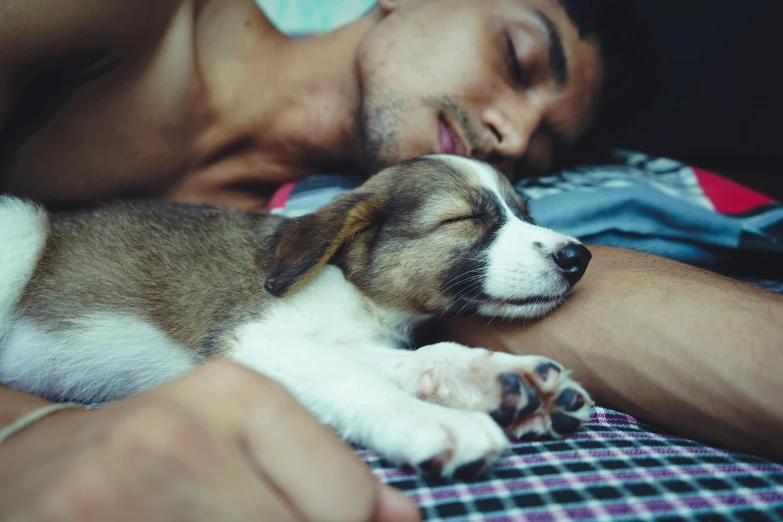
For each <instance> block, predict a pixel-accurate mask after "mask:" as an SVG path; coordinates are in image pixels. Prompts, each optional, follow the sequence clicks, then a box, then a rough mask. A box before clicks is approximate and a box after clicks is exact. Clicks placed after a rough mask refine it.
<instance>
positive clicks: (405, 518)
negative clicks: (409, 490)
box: [370, 484, 421, 522]
mask: <svg viewBox="0 0 783 522" xmlns="http://www.w3.org/2000/svg"><path fill="white" fill-rule="evenodd" d="M377 499H378V500H377V502H376V503H375V511H373V514H372V517H371V519H370V520H372V522H419V521H420V520H421V513H420V512H419V508H418V507H417V506H416V504H415V503H414V502H413V501H412V500H411V499H409V498H408V497H406V496H405V495H404V494H403V493H402V492H400V491H398V490H396V489H394V488H392V487H391V486H387V485H385V484H379V485H378V493H377Z"/></svg>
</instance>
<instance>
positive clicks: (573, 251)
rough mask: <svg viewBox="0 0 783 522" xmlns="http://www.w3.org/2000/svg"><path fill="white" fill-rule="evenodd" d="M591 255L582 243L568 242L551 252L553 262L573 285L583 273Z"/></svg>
mask: <svg viewBox="0 0 783 522" xmlns="http://www.w3.org/2000/svg"><path fill="white" fill-rule="evenodd" d="M592 257H593V255H592V254H591V253H590V251H589V250H587V248H585V246H584V245H579V244H577V243H568V244H566V245H565V246H564V247H563V248H561V249H560V250H558V251H557V252H555V253H554V254H552V259H554V261H555V264H556V265H557V267H558V268H559V269H560V271H561V272H562V273H563V277H564V278H565V280H566V281H568V282H569V283H571V284H572V285H575V284H576V283H577V282H579V280H580V279H582V276H583V275H585V270H587V265H588V264H589V263H590V259H592Z"/></svg>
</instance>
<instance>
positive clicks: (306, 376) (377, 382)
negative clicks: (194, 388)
mask: <svg viewBox="0 0 783 522" xmlns="http://www.w3.org/2000/svg"><path fill="white" fill-rule="evenodd" d="M243 330H244V331H243V332H241V333H240V335H238V336H237V339H236V340H235V341H233V342H232V343H231V344H230V345H229V357H230V358H232V359H233V360H235V361H237V362H239V363H241V364H244V365H245V366H248V367H250V368H252V369H254V370H256V371H258V372H259V373H262V374H265V375H267V376H269V377H271V378H273V379H275V380H276V381H278V382H279V383H281V384H282V385H283V386H285V387H286V388H287V389H288V390H289V391H290V392H291V393H292V394H293V395H294V396H295V397H296V398H297V399H298V400H299V401H300V402H301V403H302V404H303V405H304V406H305V407H306V408H307V409H308V410H309V411H310V412H311V413H312V414H314V415H315V416H316V417H317V418H318V419H319V420H320V421H321V422H323V423H324V424H326V425H328V426H330V427H332V428H333V429H334V430H335V431H337V432H338V433H339V434H340V435H341V436H342V437H343V438H345V439H347V440H350V441H353V442H356V443H358V444H361V445H363V446H366V447H368V448H370V449H373V450H375V451H377V452H379V453H380V454H381V455H383V456H384V457H385V458H387V459H388V460H390V461H392V462H395V463H397V464H407V465H411V466H414V467H419V468H421V469H427V470H430V471H437V472H440V473H442V474H444V475H447V476H449V475H456V476H467V475H472V474H475V473H477V472H479V471H480V470H482V469H484V468H485V467H487V466H488V465H490V464H491V463H492V462H493V461H494V460H496V459H497V458H498V457H499V456H501V455H502V454H504V453H505V452H506V451H507V449H508V439H507V437H506V436H505V434H504V433H503V431H502V430H501V429H500V428H499V427H498V426H497V425H496V424H495V422H494V421H493V420H492V418H491V417H490V416H489V415H487V414H486V413H480V412H470V411H461V410H455V409H452V408H447V407H444V406H441V405H438V404H432V403H427V402H423V401H421V400H418V399H417V398H416V397H414V396H411V395H409V394H407V393H405V392H404V391H403V390H401V389H400V388H398V387H397V386H394V385H393V384H392V383H390V382H389V381H388V379H386V378H385V377H384V376H383V375H381V374H379V373H378V372H376V371H375V370H373V369H372V368H369V367H367V366H365V365H363V364H361V363H359V362H358V361H355V360H353V359H352V358H350V357H348V356H346V355H345V354H344V353H341V352H340V351H339V350H335V349H331V348H328V347H325V346H322V345H318V344H316V343H313V342H311V341H304V340H301V339H288V340H286V341H277V342H269V341H268V340H267V339H268V338H267V337H264V336H260V335H258V334H261V333H262V332H260V331H259V332H253V328H252V327H251V328H245V329H243Z"/></svg>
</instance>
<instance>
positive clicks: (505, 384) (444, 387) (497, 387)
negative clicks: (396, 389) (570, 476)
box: [419, 343, 593, 439]
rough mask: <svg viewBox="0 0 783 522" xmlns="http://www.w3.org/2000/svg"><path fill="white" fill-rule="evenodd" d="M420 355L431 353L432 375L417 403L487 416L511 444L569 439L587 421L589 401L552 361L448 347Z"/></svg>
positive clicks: (426, 378) (422, 380)
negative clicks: (533, 439)
mask: <svg viewBox="0 0 783 522" xmlns="http://www.w3.org/2000/svg"><path fill="white" fill-rule="evenodd" d="M422 350H430V353H429V354H428V355H427V356H428V358H429V359H430V369H429V370H428V371H426V372H424V373H423V374H422V375H421V377H420V381H419V383H420V384H419V390H420V393H419V397H421V398H422V399H424V400H427V401H429V402H434V403H437V404H442V405H444V406H450V407H453V408H464V409H468V410H478V411H484V412H487V413H489V415H490V416H491V417H492V418H493V419H494V420H495V422H496V423H497V424H498V425H499V426H501V427H502V428H503V429H504V430H505V432H506V433H507V434H508V435H509V436H510V437H512V438H515V439H519V438H522V437H528V436H543V435H551V436H554V437H563V436H567V435H570V434H572V433H574V432H576V431H577V430H578V429H579V428H580V426H581V425H582V424H583V423H584V422H585V421H587V420H588V419H589V418H590V407H591V406H592V405H593V401H592V400H591V399H590V395H589V394H588V393H587V392H586V391H585V390H584V388H582V386H580V385H579V384H578V383H577V382H575V381H573V380H572V379H571V378H570V377H569V374H568V371H566V370H565V369H564V368H563V367H562V366H561V365H560V364H558V363H556V362H554V361H552V360H550V359H547V358H545V357H539V356H517V355H510V354H506V353H496V352H490V351H488V350H484V349H479V348H466V347H464V346H461V345H456V344H452V343H442V344H439V345H433V346H429V347H426V348H423V349H422ZM423 355H424V354H423ZM422 392H423V393H422Z"/></svg>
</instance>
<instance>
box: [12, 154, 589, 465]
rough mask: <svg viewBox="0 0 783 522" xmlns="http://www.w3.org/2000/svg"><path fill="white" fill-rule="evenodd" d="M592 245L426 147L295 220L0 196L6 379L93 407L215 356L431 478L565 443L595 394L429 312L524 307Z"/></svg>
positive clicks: (569, 278)
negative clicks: (50, 210) (531, 440)
mask: <svg viewBox="0 0 783 522" xmlns="http://www.w3.org/2000/svg"><path fill="white" fill-rule="evenodd" d="M589 260H590V253H589V252H588V250H587V249H586V248H585V247H584V246H582V245H581V244H580V243H579V242H578V241H576V240H575V239H573V238H570V237H566V236H563V235H560V234H557V233H555V232H552V231H550V230H546V229H544V228H541V227H538V226H535V225H534V224H532V222H531V219H530V216H529V214H528V211H527V208H526V206H525V204H524V202H523V201H522V200H521V199H520V198H519V197H518V196H517V195H516V194H515V193H514V190H513V189H512V187H511V185H510V184H509V183H508V182H507V181H506V180H505V178H503V177H502V176H501V175H499V174H498V173H497V172H496V171H495V170H493V169H492V168H491V167H489V166H487V165H485V164H482V163H478V162H475V161H472V160H468V159H464V158H457V157H450V156H432V157H426V158H419V159H415V160H411V161H407V162H405V163H402V164H400V165H397V166H395V167H391V168H389V169H387V170H385V171H383V172H381V173H379V174H377V175H376V176H374V177H372V178H370V179H369V180H368V181H367V182H366V183H365V184H364V185H362V186H361V187H360V188H358V189H357V190H355V191H352V192H349V193H346V194H344V195H342V196H339V197H337V198H336V199H335V200H334V201H333V202H331V203H330V204H329V205H327V206H326V207H324V208H323V209H321V210H319V211H317V212H315V213H313V214H310V215H306V216H303V217H300V218H297V219H284V218H281V217H276V216H270V215H264V214H253V213H246V212H240V211H235V210H221V209H216V208H211V207H205V206H186V205H173V204H160V203H155V204H153V203H114V204H109V205H108V206H104V207H101V208H98V209H94V210H89V211H83V212H77V213H71V214H63V215H48V214H47V213H45V212H44V211H43V210H42V209H41V208H39V207H37V206H35V205H33V204H31V203H27V202H23V201H21V200H18V199H13V198H8V197H5V198H2V199H0V261H2V263H0V281H2V287H0V382H3V383H5V384H8V385H10V386H13V387H15V388H17V389H21V390H25V391H27V392H30V393H33V394H36V395H40V396H44V397H48V398H50V399H53V400H69V401H79V402H83V403H98V402H104V401H111V400H115V399H119V398H121V397H125V396H128V395H131V394H136V393H139V392H141V391H143V390H145V389H148V388H150V387H152V386H155V385H157V384H160V383H162V382H164V381H167V380H169V379H173V378H175V377H177V376H180V375H182V374H184V373H185V372H188V371H189V370H191V369H193V368H194V367H195V366H196V365H197V364H199V363H200V362H202V361H205V360H208V359H213V358H217V357H222V358H227V359H231V360H234V361H237V362H239V363H241V364H243V365H246V366H248V367H250V368H252V369H254V370H256V371H258V372H260V373H262V374H265V375H267V376H269V377H271V378H273V379H275V380H277V381H278V382H280V383H282V384H283V385H284V386H285V387H287V388H288V389H289V390H290V391H291V392H292V393H293V394H294V395H295V396H296V397H297V398H298V400H299V401H301V402H302V404H304V405H305V407H307V408H308V409H309V410H310V411H311V412H312V413H313V414H314V415H315V416H316V417H317V418H319V419H320V420H321V421H322V422H324V423H325V424H327V425H328V426H330V427H332V428H333V429H334V430H336V431H337V432H338V433H339V434H340V435H341V436H343V437H344V438H345V439H347V440H350V441H353V442H356V443H359V444H361V445H364V446H366V447H369V448H372V449H374V450H376V451H378V452H379V453H380V454H382V455H383V456H384V457H386V458H387V459H389V460H391V461H393V462H396V463H399V464H406V465H411V466H419V467H422V468H426V469H428V470H432V469H435V470H437V471H438V472H440V473H442V474H443V475H446V476H450V475H453V474H455V473H459V474H461V475H465V474H471V473H476V472H479V471H481V470H483V469H485V468H486V467H487V466H489V465H490V464H491V463H492V462H493V461H494V460H495V459H497V458H498V457H499V456H500V455H502V454H503V453H504V452H505V451H506V450H507V448H508V446H509V442H508V437H507V436H511V437H515V438H517V437H521V436H523V435H553V436H562V435H567V434H570V433H573V432H574V431H576V430H577V429H578V428H579V426H580V424H581V423H582V422H583V421H585V420H587V418H588V416H589V408H590V404H591V400H590V398H589V396H588V394H587V393H586V392H585V390H584V389H582V388H581V387H580V386H579V385H578V384H577V383H575V382H573V381H572V380H571V379H570V378H569V377H568V373H567V372H566V371H565V370H564V368H563V367H562V366H560V365H559V364H558V363H555V362H553V361H551V360H549V359H546V358H543V357H538V356H513V355H509V354H504V353H492V352H489V351H487V350H483V349H471V348H467V347H464V346H461V345H457V344H454V343H440V344H434V345H430V346H425V347H423V348H420V349H418V350H410V349H408V348H409V344H410V339H411V330H412V328H414V327H416V326H417V325H419V324H421V323H422V322H423V321H425V320H427V319H428V318H435V317H444V316H445V317H456V316H461V315H476V314H478V315H481V316H485V317H487V318H492V317H501V318H509V319H523V318H537V317H540V316H542V315H544V314H546V313H548V312H549V311H551V310H553V309H554V308H555V307H557V306H558V305H560V304H561V303H563V302H564V301H565V298H566V297H567V296H568V295H569V293H570V292H571V291H572V289H573V287H574V285H575V284H576V283H577V281H579V279H580V278H581V277H582V275H583V274H584V271H585V269H586V268H587V264H588V262H589Z"/></svg>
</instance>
